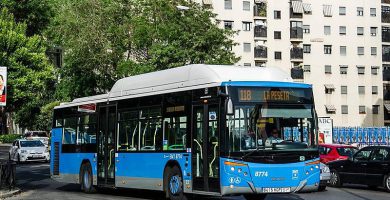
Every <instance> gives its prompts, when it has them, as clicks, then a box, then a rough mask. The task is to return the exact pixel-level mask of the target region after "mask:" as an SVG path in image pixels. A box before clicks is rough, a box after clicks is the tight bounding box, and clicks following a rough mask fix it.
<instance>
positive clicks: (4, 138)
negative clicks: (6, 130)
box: [0, 134, 22, 143]
mask: <svg viewBox="0 0 390 200" xmlns="http://www.w3.org/2000/svg"><path fill="white" fill-rule="evenodd" d="M21 137H22V135H18V134H8V135H0V143H12V142H14V141H15V140H16V139H19V138H21Z"/></svg>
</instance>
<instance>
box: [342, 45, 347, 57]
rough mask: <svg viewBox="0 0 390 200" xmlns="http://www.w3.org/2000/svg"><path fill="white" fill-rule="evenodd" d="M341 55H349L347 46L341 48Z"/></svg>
mask: <svg viewBox="0 0 390 200" xmlns="http://www.w3.org/2000/svg"><path fill="white" fill-rule="evenodd" d="M340 55H341V56H346V55H347V46H340Z"/></svg>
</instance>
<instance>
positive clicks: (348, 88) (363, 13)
mask: <svg viewBox="0 0 390 200" xmlns="http://www.w3.org/2000/svg"><path fill="white" fill-rule="evenodd" d="M196 1H197V2H199V3H201V4H203V5H204V6H206V7H208V8H210V9H212V10H213V12H214V13H216V14H217V15H218V16H217V18H218V20H220V26H221V27H222V28H229V29H233V30H237V31H238V34H237V35H236V36H235V38H234V39H235V41H236V42H237V43H238V44H239V45H237V46H235V47H233V51H234V52H235V53H236V54H237V55H238V56H241V60H240V61H239V62H238V63H237V64H238V65H242V66H252V67H280V68H282V69H283V70H285V71H286V72H288V73H291V76H292V77H293V79H294V80H295V81H297V82H305V83H309V84H313V88H314V96H315V102H316V110H317V113H318V116H320V117H331V118H332V119H333V121H334V126H383V125H384V123H385V121H384V119H386V122H387V123H386V124H390V121H387V119H389V120H390V115H388V114H387V112H388V110H387V109H390V82H389V81H390V0H382V2H380V1H379V0H375V1H372V0H345V1H340V0H322V1H314V0H196ZM384 10H386V13H385V14H384ZM387 11H388V12H387ZM380 12H381V13H380ZM381 14H382V15H381ZM387 14H388V15H387ZM384 15H385V17H386V20H384V19H383V18H384ZM381 29H382V31H381ZM384 31H385V32H384ZM387 31H389V32H387ZM382 33H386V34H385V35H383V36H382ZM382 38H383V45H382ZM382 51H383V55H382ZM381 55H382V56H381ZM382 59H383V62H382ZM382 70H384V72H383V77H388V79H386V81H385V82H384V80H383V77H382ZM383 88H385V90H383ZM384 91H385V99H386V97H387V96H388V98H387V99H388V101H385V102H384V101H383V99H384ZM387 92H388V93H387ZM386 95H387V96H386Z"/></svg>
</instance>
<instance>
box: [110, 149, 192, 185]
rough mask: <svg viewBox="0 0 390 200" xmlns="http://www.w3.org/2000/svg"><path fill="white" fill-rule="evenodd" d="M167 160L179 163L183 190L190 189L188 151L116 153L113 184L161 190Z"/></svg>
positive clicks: (189, 156)
mask: <svg viewBox="0 0 390 200" xmlns="http://www.w3.org/2000/svg"><path fill="white" fill-rule="evenodd" d="M169 161H177V162H178V163H179V165H180V166H179V167H180V169H181V172H182V175H183V177H184V178H183V180H184V188H185V192H189V191H191V190H192V186H191V155H190V154H189V153H170V152H166V153H146V152H145V153H118V157H117V162H116V163H115V164H116V168H117V171H116V177H115V178H116V179H115V186H116V187H123V188H137V189H150V190H160V191H162V190H163V177H164V168H165V166H166V164H167V163H168V162H169Z"/></svg>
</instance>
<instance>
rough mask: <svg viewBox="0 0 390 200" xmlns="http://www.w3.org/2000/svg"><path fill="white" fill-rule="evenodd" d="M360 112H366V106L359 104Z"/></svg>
mask: <svg viewBox="0 0 390 200" xmlns="http://www.w3.org/2000/svg"><path fill="white" fill-rule="evenodd" d="M359 114H366V106H359Z"/></svg>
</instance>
